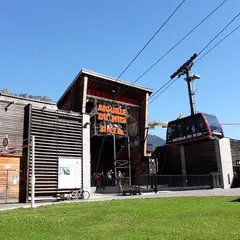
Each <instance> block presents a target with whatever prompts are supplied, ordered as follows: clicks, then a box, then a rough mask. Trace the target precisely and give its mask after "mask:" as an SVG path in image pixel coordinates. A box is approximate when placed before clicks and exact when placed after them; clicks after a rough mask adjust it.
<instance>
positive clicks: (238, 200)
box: [231, 197, 240, 203]
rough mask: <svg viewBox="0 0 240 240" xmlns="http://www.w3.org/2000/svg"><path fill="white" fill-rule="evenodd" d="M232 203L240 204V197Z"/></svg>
mask: <svg viewBox="0 0 240 240" xmlns="http://www.w3.org/2000/svg"><path fill="white" fill-rule="evenodd" d="M231 202H238V203H240V197H239V198H237V199H234V200H232V201H231Z"/></svg>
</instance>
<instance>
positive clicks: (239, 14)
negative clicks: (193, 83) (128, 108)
mask: <svg viewBox="0 0 240 240" xmlns="http://www.w3.org/2000/svg"><path fill="white" fill-rule="evenodd" d="M239 16H240V13H238V14H237V15H236V16H235V17H234V18H233V19H232V20H231V21H230V22H229V23H228V24H227V25H226V26H225V27H224V28H223V29H222V30H221V31H220V32H219V33H218V34H217V35H216V36H215V37H214V38H213V39H212V40H211V41H210V42H209V43H208V44H207V45H206V46H205V47H204V48H203V49H202V50H201V51H200V52H199V54H198V56H199V55H200V54H202V53H203V51H204V50H205V49H206V48H207V47H208V46H209V45H210V44H211V43H212V42H213V41H214V40H215V39H216V38H217V37H218V36H219V35H220V34H221V33H222V32H223V31H224V30H225V29H226V28H227V27H229V26H230V25H231V24H232V23H233V22H234V21H235V20H236V19H237V18H238V17H239ZM239 27H240V26H238V27H237V28H235V29H234V30H233V31H232V32H230V33H229V34H228V35H227V36H226V37H225V38H223V39H222V40H221V41H220V42H218V43H217V44H216V45H214V46H213V47H212V48H211V49H210V50H209V51H208V52H207V53H206V54H204V55H203V56H202V58H203V57H204V56H206V55H207V54H208V53H209V52H211V51H212V50H213V49H214V48H215V47H217V46H218V45H219V44H220V43H221V42H223V41H224V40H225V39H227V37H229V36H230V35H231V34H233V33H234V32H235V31H236V30H237V29H238V28H239ZM196 62H197V61H196ZM196 62H195V63H194V64H196ZM177 79H178V78H177ZM177 79H175V80H174V81H173V82H172V83H171V84H170V85H169V86H167V85H168V84H169V83H170V82H171V81H172V80H173V79H170V80H168V81H167V82H166V83H165V84H164V85H163V86H162V87H160V88H159V89H158V90H157V91H156V92H155V93H154V94H152V95H151V97H149V99H150V98H152V97H153V96H155V95H156V94H157V93H158V92H159V91H161V90H162V89H163V88H164V87H165V86H167V87H166V89H164V90H163V91H162V92H160V93H159V94H158V95H157V96H156V97H154V99H152V100H151V102H150V103H152V102H153V101H154V100H156V99H157V98H158V97H159V96H160V95H161V94H162V93H163V92H164V91H166V90H167V89H168V88H169V87H170V86H171V85H172V84H173V83H174V82H175V81H176V80H177ZM149 99H148V100H149ZM150 103H149V104H150ZM149 104H148V105H149Z"/></svg>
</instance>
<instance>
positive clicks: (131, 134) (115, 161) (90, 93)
mask: <svg viewBox="0 0 240 240" xmlns="http://www.w3.org/2000/svg"><path fill="white" fill-rule="evenodd" d="M151 93H152V90H151V89H148V88H144V87H141V86H137V85H132V84H130V83H127V82H124V81H122V80H117V79H114V78H111V77H108V76H104V75H101V74H99V73H95V72H91V71H88V70H81V71H80V72H79V74H78V75H77V76H76V78H75V79H74V80H73V82H72V83H71V84H70V86H69V87H68V88H67V90H66V91H65V92H64V94H63V95H62V97H61V98H60V99H59V101H58V103H57V106H58V108H59V109H63V110H68V111H69V110H71V111H76V112H83V113H88V114H90V119H91V120H90V129H91V130H90V131H91V173H92V174H94V173H96V172H102V171H103V172H105V173H106V172H107V171H109V170H111V169H114V170H115V173H117V172H118V171H121V172H124V174H125V176H127V177H129V179H131V178H135V177H136V176H137V175H138V173H140V171H141V170H140V168H141V160H142V159H143V158H144V156H146V155H147V143H146V134H147V130H146V128H147V126H148V107H147V106H148V97H149V95H150V94H151Z"/></svg>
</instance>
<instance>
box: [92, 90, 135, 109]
mask: <svg viewBox="0 0 240 240" xmlns="http://www.w3.org/2000/svg"><path fill="white" fill-rule="evenodd" d="M87 94H88V95H92V96H96V97H102V98H106V99H111V100H115V99H114V98H113V95H112V94H111V93H108V92H104V91H100V90H94V89H91V88H88V90H87ZM116 100H117V101H119V102H125V103H130V104H134V105H137V104H138V101H137V100H134V99H131V98H127V97H123V96H118V97H117V99H116Z"/></svg>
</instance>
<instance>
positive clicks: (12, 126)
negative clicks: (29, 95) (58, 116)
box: [0, 95, 57, 157]
mask: <svg viewBox="0 0 240 240" xmlns="http://www.w3.org/2000/svg"><path fill="white" fill-rule="evenodd" d="M13 102H14V104H13ZM10 103H12V104H11V105H9V104H10ZM29 103H32V104H33V106H35V107H38V108H40V109H41V108H42V107H43V106H47V107H48V108H52V109H56V108H57V107H56V105H54V104H53V103H49V104H48V103H44V102H43V103H41V102H33V101H31V99H19V98H14V97H12V96H9V97H8V96H2V95H0V129H1V130H0V151H1V150H3V152H2V153H1V152H0V156H1V155H7V154H6V153H5V148H4V147H3V146H2V140H3V138H5V136H6V135H8V138H9V148H15V150H16V153H14V154H12V155H11V156H19V157H20V156H22V144H23V121H24V107H25V106H26V105H27V104H29ZM8 105H9V106H8ZM7 106H8V107H7ZM6 107H7V109H6ZM3 153H4V154H3Z"/></svg>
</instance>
